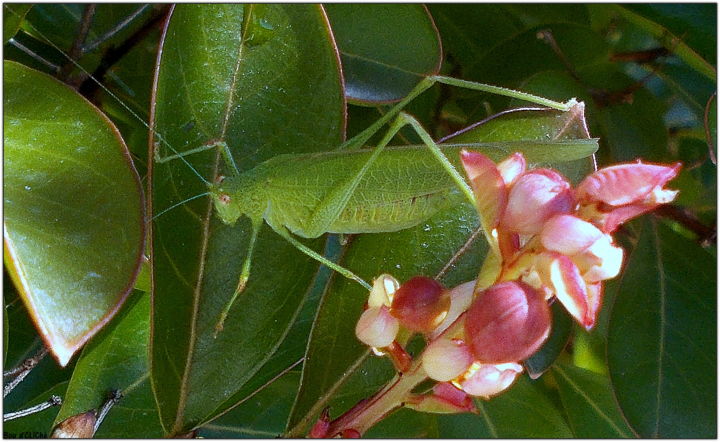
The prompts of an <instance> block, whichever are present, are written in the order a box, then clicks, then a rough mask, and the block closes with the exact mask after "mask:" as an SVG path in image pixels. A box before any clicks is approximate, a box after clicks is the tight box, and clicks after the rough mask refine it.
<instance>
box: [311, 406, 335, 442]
mask: <svg viewBox="0 0 720 442" xmlns="http://www.w3.org/2000/svg"><path fill="white" fill-rule="evenodd" d="M329 429H330V409H329V408H327V407H326V408H325V409H324V410H323V411H322V414H321V415H320V418H319V419H318V420H317V422H315V425H313V427H312V428H311V429H310V433H308V436H309V437H310V438H312V439H322V438H326V437H327V436H328V434H327V433H328V430H329Z"/></svg>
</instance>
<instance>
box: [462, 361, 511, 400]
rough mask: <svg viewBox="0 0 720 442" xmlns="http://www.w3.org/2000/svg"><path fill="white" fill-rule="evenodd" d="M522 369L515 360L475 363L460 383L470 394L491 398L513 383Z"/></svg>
mask: <svg viewBox="0 0 720 442" xmlns="http://www.w3.org/2000/svg"><path fill="white" fill-rule="evenodd" d="M522 370H523V368H522V365H520V364H517V363H515V362H510V363H506V364H498V365H492V364H473V366H472V367H470V370H468V372H469V373H468V374H467V375H466V377H465V380H463V381H462V382H461V384H460V385H461V387H462V389H463V391H464V392H466V393H467V394H469V395H472V396H480V397H483V398H489V397H491V396H495V395H497V394H498V393H501V392H502V391H504V390H506V389H507V388H508V387H509V386H510V385H512V383H513V382H515V379H516V378H517V376H518V375H519V374H520V373H522Z"/></svg>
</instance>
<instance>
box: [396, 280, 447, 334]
mask: <svg viewBox="0 0 720 442" xmlns="http://www.w3.org/2000/svg"><path fill="white" fill-rule="evenodd" d="M449 308H450V296H449V294H448V293H447V291H446V290H445V289H444V288H443V286H442V285H440V284H439V283H438V282H437V281H435V280H434V279H431V278H427V277H424V276H415V277H413V278H411V279H409V280H408V281H407V282H405V283H404V284H403V285H401V286H400V288H399V289H398V290H397V292H395V296H394V297H393V302H392V309H391V312H392V315H393V316H395V317H396V318H398V320H399V321H400V323H401V324H402V325H403V326H404V327H405V328H407V329H409V330H412V331H415V332H420V333H429V332H431V331H433V330H435V328H436V327H437V326H438V325H440V323H441V322H442V321H443V319H445V316H446V315H447V312H448V310H449Z"/></svg>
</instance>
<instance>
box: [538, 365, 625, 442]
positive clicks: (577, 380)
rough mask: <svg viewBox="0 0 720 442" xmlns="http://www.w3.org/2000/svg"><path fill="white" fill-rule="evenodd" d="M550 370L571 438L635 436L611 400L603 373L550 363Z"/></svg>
mask: <svg viewBox="0 0 720 442" xmlns="http://www.w3.org/2000/svg"><path fill="white" fill-rule="evenodd" d="M552 373H553V375H554V378H555V381H556V382H557V383H558V388H559V390H560V398H561V399H562V402H563V407H564V409H565V412H566V413H567V415H568V420H569V422H570V427H571V428H572V430H573V435H574V436H575V437H579V438H609V439H618V438H630V437H635V434H634V433H633V431H632V430H631V429H630V427H628V426H627V423H625V419H624V418H623V416H622V414H621V411H620V409H619V407H618V406H617V403H616V402H615V398H614V397H613V395H612V389H611V388H610V381H609V380H608V378H607V376H602V375H599V374H597V373H593V372H591V371H589V370H585V369H582V368H579V367H575V366H573V365H565V364H556V365H555V366H553V369H552Z"/></svg>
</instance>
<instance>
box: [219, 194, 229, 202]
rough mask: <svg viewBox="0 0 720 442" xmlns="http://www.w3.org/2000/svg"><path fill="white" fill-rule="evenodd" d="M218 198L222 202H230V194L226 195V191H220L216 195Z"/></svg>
mask: <svg viewBox="0 0 720 442" xmlns="http://www.w3.org/2000/svg"><path fill="white" fill-rule="evenodd" d="M218 200H220V202H221V203H223V204H230V195H228V194H227V193H221V194H220V195H219V196H218Z"/></svg>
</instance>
